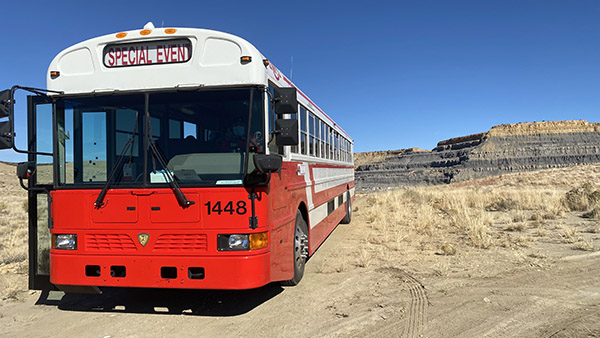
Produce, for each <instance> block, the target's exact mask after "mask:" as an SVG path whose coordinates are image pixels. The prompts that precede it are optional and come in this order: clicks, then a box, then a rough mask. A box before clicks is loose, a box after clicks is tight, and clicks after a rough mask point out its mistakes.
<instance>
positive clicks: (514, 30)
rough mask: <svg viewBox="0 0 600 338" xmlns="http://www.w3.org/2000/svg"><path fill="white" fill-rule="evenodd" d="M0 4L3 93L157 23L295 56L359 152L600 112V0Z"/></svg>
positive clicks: (5, 155) (281, 62) (427, 145)
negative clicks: (81, 50)
mask: <svg viewBox="0 0 600 338" xmlns="http://www.w3.org/2000/svg"><path fill="white" fill-rule="evenodd" d="M2 13H3V16H2V17H3V19H2V20H0V32H1V33H0V36H1V37H2V40H3V42H4V43H3V44H2V45H3V51H2V52H1V53H0V71H1V74H2V76H0V88H2V89H4V88H10V87H11V86H12V85H14V84H20V85H25V86H32V87H41V88H45V87H46V84H45V74H46V71H47V67H48V65H49V64H50V61H51V60H52V58H53V57H54V56H55V55H56V54H57V53H58V52H59V51H60V50H62V49H64V48H66V47H68V46H70V45H73V44H75V43H77V42H79V41H82V40H85V39H88V38H92V37H96V36H100V35H104V34H109V33H114V32H119V31H123V30H130V29H138V28H141V27H142V26H143V25H144V24H145V23H146V22H147V21H153V22H154V24H155V25H156V26H157V27H160V26H162V25H164V26H165V27H199V28H209V29H216V30H222V31H226V32H229V33H232V34H235V35H239V36H241V37H243V38H245V39H247V40H248V41H250V42H251V43H253V44H254V45H255V46H256V47H257V48H258V49H259V50H260V51H261V52H262V53H263V54H264V55H265V56H267V57H268V58H269V59H270V60H271V61H272V62H273V63H274V64H275V65H276V66H277V67H278V68H279V69H280V70H281V71H282V72H284V73H285V74H286V75H287V76H288V77H289V76H290V74H291V73H292V65H291V59H292V58H293V78H292V80H293V81H294V83H296V85H298V87H299V88H301V89H302V90H303V91H304V92H305V93H306V94H307V95H308V96H310V97H311V99H312V100H313V101H314V102H315V103H317V104H318V105H319V106H320V107H321V108H322V109H323V110H324V111H325V112H326V113H327V114H328V115H330V116H331V117H332V118H333V119H334V120H336V121H337V122H338V123H339V124H340V125H341V126H342V127H343V128H344V129H345V130H346V131H347V132H348V133H349V134H350V135H351V136H352V137H353V138H354V140H355V151H357V152H362V151H372V150H388V149H401V148H409V147H420V148H424V149H431V148H433V147H435V145H436V144H437V142H438V141H441V140H443V139H447V138H451V137H455V136H461V135H466V134H472V133H478V132H483V131H486V130H488V129H489V128H490V127H491V126H493V125H497V124H502V123H517V122H531V121H542V120H546V121H549V120H566V119H585V120H588V121H590V122H599V121H600V118H599V117H598V116H599V115H598V112H599V109H600V45H599V44H598V41H600V20H598V18H599V17H600V1H592V0H590V1H578V0H572V1H553V0H539V1H531V0H519V1H512V0H508V1H483V0H478V1H475V0H474V1H450V0H440V1H428V0H425V1H416V0H415V1H402V0H398V1H371V2H364V1H361V2H358V1H356V2H355V1H344V2H341V1H339V2H338V1H335V2H334V1H326V0H321V1H302V2H286V1H221V2H213V1H211V2H205V1H189V2H183V1H154V0H148V1H140V2H129V1H118V2H116V1H101V2H92V1H58V0H57V1H27V2H23V1H11V2H8V3H6V4H3V5H2ZM17 99H18V102H17V107H16V109H17V111H16V113H17V115H18V116H17V121H16V123H17V132H18V136H17V142H18V145H19V146H20V147H21V148H24V147H25V133H26V131H25V117H24V116H25V109H26V101H25V99H24V97H18V98H17ZM0 160H4V161H19V160H24V157H23V156H18V155H16V154H15V153H14V152H12V151H6V150H4V151H0Z"/></svg>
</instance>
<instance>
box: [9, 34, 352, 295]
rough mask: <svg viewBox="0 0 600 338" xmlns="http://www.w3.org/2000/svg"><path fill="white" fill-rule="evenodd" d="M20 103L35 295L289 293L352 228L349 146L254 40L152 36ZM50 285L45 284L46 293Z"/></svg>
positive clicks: (106, 53) (64, 66)
mask: <svg viewBox="0 0 600 338" xmlns="http://www.w3.org/2000/svg"><path fill="white" fill-rule="evenodd" d="M20 89H25V90H29V91H32V92H34V93H35V94H36V95H31V96H29V102H28V103H29V104H28V130H29V136H28V149H27V150H26V151H24V152H28V153H29V161H28V162H27V163H23V164H20V165H19V166H18V170H17V172H18V175H19V177H20V178H22V179H23V178H27V179H29V181H28V187H27V189H28V190H29V206H30V207H29V208H30V225H29V226H30V257H31V259H30V276H31V277H30V287H31V288H40V287H44V286H48V285H54V286H56V287H58V288H59V289H63V290H67V291H87V289H89V288H90V287H91V288H92V289H94V290H97V288H98V287H104V286H111V287H152V288H155V287H156V288H189V289H191V288H194V289H249V288H255V287H259V286H262V285H265V284H268V283H271V282H282V283H283V284H286V285H295V284H297V283H298V282H300V280H301V278H302V276H303V273H304V264H305V261H306V259H307V258H308V257H309V256H310V255H312V254H313V253H314V252H315V251H316V250H317V248H318V247H319V246H320V245H321V244H322V243H323V242H324V241H325V239H326V238H327V236H328V235H329V234H330V233H331V232H332V231H333V230H334V229H335V227H336V226H337V225H338V223H340V222H345V223H348V222H350V218H351V212H352V208H351V203H352V200H353V198H354V170H353V151H352V149H353V141H352V139H351V137H350V136H349V135H348V134H347V133H346V132H345V131H344V130H343V129H342V128H341V127H340V126H338V125H337V124H336V123H335V122H334V121H333V120H332V119H331V118H330V117H329V116H328V115H326V114H325V113H324V112H323V111H322V110H321V109H320V108H319V107H318V106H317V105H316V104H314V103H313V102H312V101H311V100H310V99H309V98H308V96H306V95H305V94H304V93H302V92H301V91H300V90H299V89H297V88H296V86H295V85H294V84H293V83H292V82H291V81H290V80H289V79H287V78H286V77H285V76H284V75H283V74H282V73H281V72H280V71H279V70H278V69H277V68H276V67H275V66H273V65H272V64H271V63H269V61H268V60H267V59H266V58H265V57H264V56H263V55H262V54H261V53H260V52H259V51H258V50H257V49H256V48H255V47H254V46H252V45H251V44H250V43H248V42H247V41H245V40H243V39H242V38H240V37H237V36H233V35H230V34H227V33H223V32H217V31H212V30H206V29H193V28H166V29H165V28H155V27H153V26H152V25H151V24H150V23H149V24H147V25H146V26H145V27H144V29H141V30H132V31H127V32H120V33H117V34H110V35H105V36H101V37H97V38H94V39H90V40H87V41H84V42H81V43H78V44H76V45H74V46H72V47H69V48H67V49H65V50H63V51H62V52H60V53H59V54H58V55H57V56H56V57H55V58H54V60H53V61H52V63H51V64H50V67H49V69H48V74H47V89H45V90H41V89H33V88H24V87H18V86H15V87H13V88H12V89H11V90H7V91H4V92H2V93H1V94H0V96H1V97H2V98H1V100H2V101H3V102H2V103H3V104H0V109H1V111H2V112H3V113H0V118H2V117H4V118H5V119H4V121H3V122H0V147H2V148H7V147H12V148H14V149H15V150H17V151H20V150H18V149H17V148H16V147H15V146H14V142H13V141H14V140H13V137H14V126H13V124H14V122H13V121H14V119H13V117H14V108H13V103H14V99H13V97H14V92H15V91H16V90H20ZM48 282H49V283H51V284H48Z"/></svg>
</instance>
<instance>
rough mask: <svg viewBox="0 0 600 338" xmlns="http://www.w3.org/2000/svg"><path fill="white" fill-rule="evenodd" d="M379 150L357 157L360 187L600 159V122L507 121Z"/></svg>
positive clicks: (465, 177)
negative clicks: (427, 147) (425, 147)
mask: <svg viewBox="0 0 600 338" xmlns="http://www.w3.org/2000/svg"><path fill="white" fill-rule="evenodd" d="M380 153H383V154H380V155H381V156H379V158H380V159H381V158H382V159H381V160H379V161H378V162H371V163H363V164H360V163H357V164H358V166H357V168H356V171H355V173H356V183H357V187H358V189H360V190H370V189H387V188H390V187H397V186H413V185H429V184H445V183H451V182H460V181H465V180H470V179H474V178H481V177H486V176H494V175H499V174H504V173H511V172H520V171H531V170H540V169H548V168H560V167H566V166H572V165H577V164H583V163H600V123H588V122H587V121H558V122H533V123H519V124H507V125H500V126H495V127H493V128H492V129H490V131H488V132H486V133H481V134H474V135H468V136H463V137H457V138H452V139H449V140H445V141H441V142H439V143H438V145H437V147H435V148H434V149H433V150H431V151H414V150H403V151H390V152H380ZM386 155H387V156H386ZM359 157H360V156H359Z"/></svg>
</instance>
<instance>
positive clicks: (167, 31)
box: [165, 28, 177, 34]
mask: <svg viewBox="0 0 600 338" xmlns="http://www.w3.org/2000/svg"><path fill="white" fill-rule="evenodd" d="M175 32H177V30H176V29H175V28H167V29H165V33H167V34H175Z"/></svg>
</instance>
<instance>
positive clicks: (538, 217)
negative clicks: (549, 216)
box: [529, 212, 543, 222]
mask: <svg viewBox="0 0 600 338" xmlns="http://www.w3.org/2000/svg"><path fill="white" fill-rule="evenodd" d="M542 219H543V217H542V215H540V214H538V213H537V212H534V213H533V214H531V217H529V220H530V221H534V222H540V221H541V220H542Z"/></svg>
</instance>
